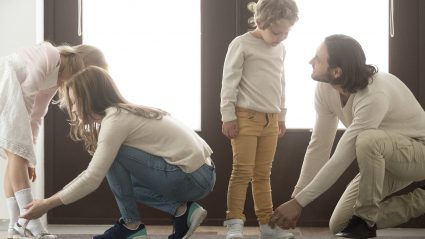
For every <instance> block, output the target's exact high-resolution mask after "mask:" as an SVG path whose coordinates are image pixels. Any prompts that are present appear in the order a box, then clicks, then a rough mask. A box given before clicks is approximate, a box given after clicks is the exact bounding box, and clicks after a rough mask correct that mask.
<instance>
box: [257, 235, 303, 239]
mask: <svg viewBox="0 0 425 239" xmlns="http://www.w3.org/2000/svg"><path fill="white" fill-rule="evenodd" d="M294 238H295V236H294V235H288V236H281V237H276V236H260V239H294Z"/></svg>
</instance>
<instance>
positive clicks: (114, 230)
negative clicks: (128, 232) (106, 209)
mask: <svg viewBox="0 0 425 239" xmlns="http://www.w3.org/2000/svg"><path fill="white" fill-rule="evenodd" d="M120 228H121V224H120V223H119V222H117V223H115V225H114V226H113V227H111V228H109V229H108V230H106V231H105V233H104V234H109V235H111V239H114V238H115V237H114V236H119V234H120V233H119V232H120Z"/></svg>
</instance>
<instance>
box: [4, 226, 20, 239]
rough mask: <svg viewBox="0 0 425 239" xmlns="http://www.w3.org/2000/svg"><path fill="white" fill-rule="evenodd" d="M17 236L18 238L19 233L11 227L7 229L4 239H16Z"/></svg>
mask: <svg viewBox="0 0 425 239" xmlns="http://www.w3.org/2000/svg"><path fill="white" fill-rule="evenodd" d="M18 236H20V235H19V232H17V231H16V230H15V229H14V228H13V227H10V228H8V229H7V235H6V239H13V238H17V237H18Z"/></svg>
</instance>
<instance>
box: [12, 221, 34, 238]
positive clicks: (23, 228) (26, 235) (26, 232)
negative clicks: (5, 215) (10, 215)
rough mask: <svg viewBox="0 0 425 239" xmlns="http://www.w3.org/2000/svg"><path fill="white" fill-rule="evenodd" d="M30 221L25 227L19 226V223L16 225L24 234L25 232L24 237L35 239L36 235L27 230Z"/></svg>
mask: <svg viewBox="0 0 425 239" xmlns="http://www.w3.org/2000/svg"><path fill="white" fill-rule="evenodd" d="M29 222H30V221H29V220H27V221H26V222H25V223H24V224H23V225H21V224H19V223H18V222H17V223H16V225H17V226H18V227H20V228H22V230H23V232H24V236H25V237H34V235H33V234H32V233H31V231H30V230H28V229H27V226H28V223H29Z"/></svg>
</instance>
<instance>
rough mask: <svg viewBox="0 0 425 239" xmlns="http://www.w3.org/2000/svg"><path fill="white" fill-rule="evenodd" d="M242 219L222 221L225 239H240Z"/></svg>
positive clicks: (241, 235) (241, 236)
mask: <svg viewBox="0 0 425 239" xmlns="http://www.w3.org/2000/svg"><path fill="white" fill-rule="evenodd" d="M243 224H244V222H243V220H242V219H229V220H226V221H224V226H226V227H227V235H226V239H242V238H243Z"/></svg>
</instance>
